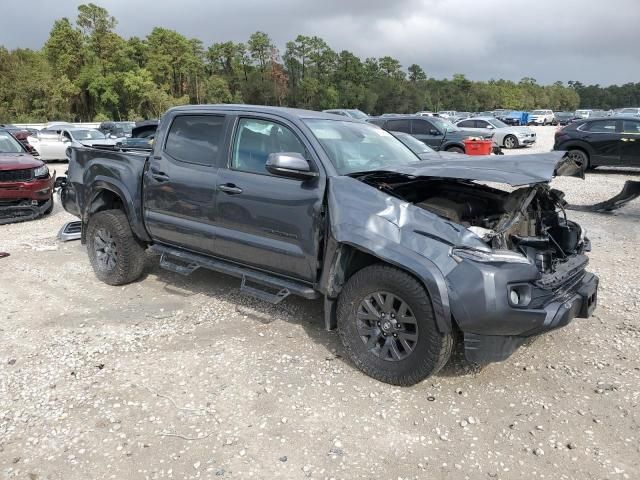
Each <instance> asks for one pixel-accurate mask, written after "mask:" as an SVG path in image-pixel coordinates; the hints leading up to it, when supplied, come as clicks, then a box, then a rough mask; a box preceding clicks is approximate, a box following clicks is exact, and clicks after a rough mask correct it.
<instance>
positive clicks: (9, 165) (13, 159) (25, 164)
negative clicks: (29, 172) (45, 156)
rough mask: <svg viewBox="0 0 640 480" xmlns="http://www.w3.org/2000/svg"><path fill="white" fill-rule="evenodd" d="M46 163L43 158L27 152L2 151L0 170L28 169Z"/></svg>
mask: <svg viewBox="0 0 640 480" xmlns="http://www.w3.org/2000/svg"><path fill="white" fill-rule="evenodd" d="M42 165H44V162H42V160H38V159H37V158H33V157H32V156H31V155H29V154H27V153H0V170H3V171H7V170H26V169H27V168H37V167H40V166H42Z"/></svg>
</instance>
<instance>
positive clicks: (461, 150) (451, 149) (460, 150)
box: [446, 147, 464, 153]
mask: <svg viewBox="0 0 640 480" xmlns="http://www.w3.org/2000/svg"><path fill="white" fill-rule="evenodd" d="M446 151H447V152H453V153H464V149H463V148H461V147H449V148H447V150H446Z"/></svg>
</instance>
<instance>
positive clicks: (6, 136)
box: [0, 131, 24, 153]
mask: <svg viewBox="0 0 640 480" xmlns="http://www.w3.org/2000/svg"><path fill="white" fill-rule="evenodd" d="M0 153H24V149H23V148H22V145H20V142H18V140H16V139H15V138H13V136H12V135H11V134H10V133H9V132H3V131H0Z"/></svg>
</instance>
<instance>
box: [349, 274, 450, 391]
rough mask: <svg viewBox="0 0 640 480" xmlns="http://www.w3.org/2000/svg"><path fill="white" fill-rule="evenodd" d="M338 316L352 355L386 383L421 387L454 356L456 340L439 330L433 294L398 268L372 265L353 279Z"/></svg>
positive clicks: (364, 368) (367, 372) (354, 360)
mask: <svg viewBox="0 0 640 480" xmlns="http://www.w3.org/2000/svg"><path fill="white" fill-rule="evenodd" d="M337 314H338V315H337V316H338V333H339V335H340V338H341V340H342V344H343V345H344V348H345V350H346V352H347V354H348V355H349V357H350V358H351V360H352V361H353V363H354V364H355V365H356V367H358V368H359V369H360V370H362V371H363V372H364V373H366V374H367V375H369V376H370V377H373V378H375V379H376V380H379V381H381V382H385V383H390V384H393V385H401V386H409V385H413V384H416V383H418V382H420V381H422V380H424V379H425V378H427V377H429V376H431V375H433V374H435V373H437V372H438V370H440V369H441V368H442V367H443V366H444V365H445V364H446V363H447V361H448V359H449V357H450V355H451V350H452V348H453V335H452V334H451V333H441V332H440V331H439V330H438V328H437V325H436V321H435V315H434V312H433V307H432V305H431V299H430V298H429V295H428V293H427V292H426V290H425V289H424V287H423V286H422V285H421V284H420V283H419V282H418V281H417V280H416V279H415V278H413V277H412V276H411V275H408V274H406V273H404V272H403V271H401V270H398V269H397V268H394V267H391V266H387V265H373V266H370V267H366V268H364V269H362V270H360V271H359V272H357V273H356V274H354V275H353V276H352V277H351V278H350V279H349V281H348V282H347V284H346V285H345V287H344V289H343V291H342V293H341V295H340V298H339V300H338V311H337Z"/></svg>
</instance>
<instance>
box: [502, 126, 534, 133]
mask: <svg viewBox="0 0 640 480" xmlns="http://www.w3.org/2000/svg"><path fill="white" fill-rule="evenodd" d="M494 131H496V132H505V133H507V132H509V133H513V132H520V133H528V134H531V133H535V132H534V131H533V130H531V129H530V128H529V127H526V126H521V127H519V126H513V127H502V128H496V129H495V130H494Z"/></svg>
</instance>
